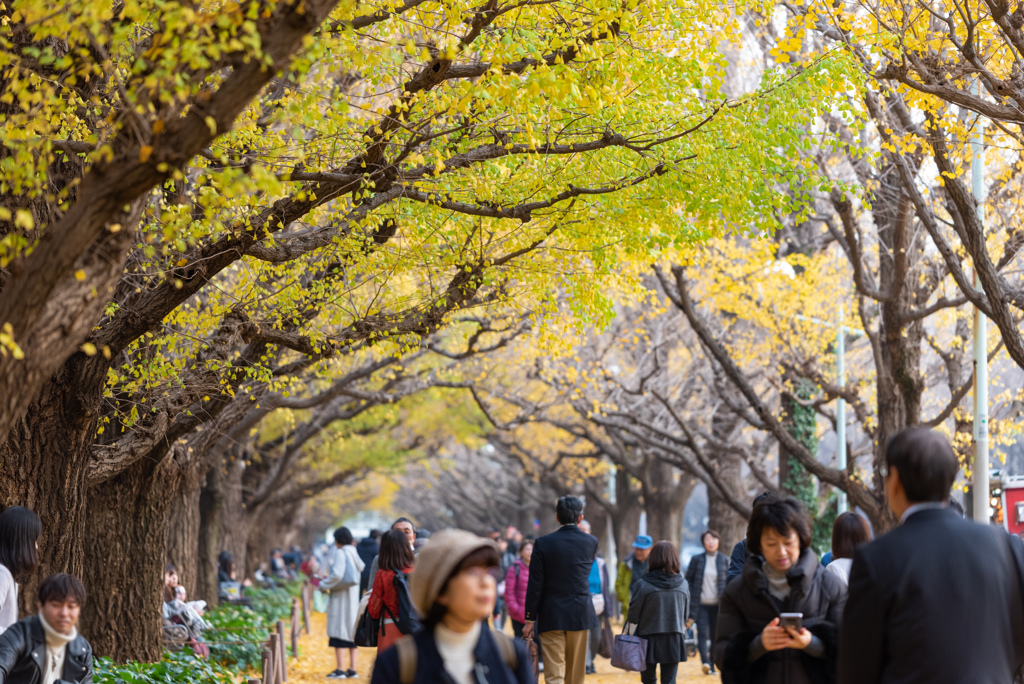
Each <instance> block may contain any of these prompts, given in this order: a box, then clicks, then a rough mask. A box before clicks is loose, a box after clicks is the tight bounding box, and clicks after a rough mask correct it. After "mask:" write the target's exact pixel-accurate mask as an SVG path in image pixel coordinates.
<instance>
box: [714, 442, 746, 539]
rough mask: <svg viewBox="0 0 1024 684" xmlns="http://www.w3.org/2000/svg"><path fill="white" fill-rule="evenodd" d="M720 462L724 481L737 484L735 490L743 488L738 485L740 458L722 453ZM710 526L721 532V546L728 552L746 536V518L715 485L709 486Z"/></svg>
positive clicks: (739, 479)
mask: <svg viewBox="0 0 1024 684" xmlns="http://www.w3.org/2000/svg"><path fill="white" fill-rule="evenodd" d="M719 464H720V466H721V470H720V471H719V472H720V475H719V476H720V477H721V478H722V479H723V481H726V482H729V483H730V484H731V485H732V486H735V487H736V488H735V489H734V490H736V491H739V490H741V488H742V487H740V486H738V485H739V483H740V482H741V470H742V468H741V461H740V458H739V457H738V456H734V455H731V454H721V455H720V456H719ZM708 526H709V527H710V528H711V529H714V530H715V531H717V532H718V533H719V537H721V544H720V548H721V549H722V550H723V551H725V552H726V553H730V552H731V551H732V547H733V546H735V545H736V543H737V542H739V541H740V540H742V539H744V538H745V537H746V520H745V519H744V518H743V516H741V515H739V513H737V512H736V509H734V508H733V507H732V506H730V505H729V502H727V501H726V500H725V499H724V498H723V497H722V495H720V494H719V493H718V490H717V489H715V488H714V487H708Z"/></svg>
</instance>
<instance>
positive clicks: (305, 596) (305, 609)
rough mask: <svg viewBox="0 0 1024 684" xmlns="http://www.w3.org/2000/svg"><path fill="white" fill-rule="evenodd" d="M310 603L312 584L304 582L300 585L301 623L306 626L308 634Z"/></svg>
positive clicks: (311, 599) (311, 601)
mask: <svg viewBox="0 0 1024 684" xmlns="http://www.w3.org/2000/svg"><path fill="white" fill-rule="evenodd" d="M312 603H313V585H312V584H310V583H309V582H306V583H305V584H303V585H302V625H303V626H304V627H305V628H306V634H309V609H310V604H312Z"/></svg>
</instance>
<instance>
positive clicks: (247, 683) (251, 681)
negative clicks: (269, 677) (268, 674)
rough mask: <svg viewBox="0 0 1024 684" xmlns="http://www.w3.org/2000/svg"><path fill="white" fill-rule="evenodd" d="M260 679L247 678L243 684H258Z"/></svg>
mask: <svg viewBox="0 0 1024 684" xmlns="http://www.w3.org/2000/svg"><path fill="white" fill-rule="evenodd" d="M262 681H263V680H262V679H255V678H249V679H246V680H245V684H260V683H261V682H262Z"/></svg>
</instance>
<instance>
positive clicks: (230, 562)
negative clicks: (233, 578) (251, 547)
mask: <svg viewBox="0 0 1024 684" xmlns="http://www.w3.org/2000/svg"><path fill="white" fill-rule="evenodd" d="M217 565H218V566H219V567H220V569H221V570H223V571H224V572H226V573H227V574H229V575H230V574H231V571H232V570H233V569H234V565H235V557H234V556H232V555H231V552H230V551H221V552H220V553H219V554H218V555H217Z"/></svg>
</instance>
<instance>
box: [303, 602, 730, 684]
mask: <svg viewBox="0 0 1024 684" xmlns="http://www.w3.org/2000/svg"><path fill="white" fill-rule="evenodd" d="M326 626H327V616H326V615H325V614H324V613H313V614H312V616H311V617H310V625H309V628H310V632H309V634H306V633H304V632H303V634H302V636H300V637H299V652H300V653H301V654H302V657H301V658H300V659H299V660H298V661H295V660H291V661H289V666H288V682H289V683H290V684H291V683H294V684H323V682H324V673H326V672H330V671H331V670H333V669H334V650H333V649H330V648H328V647H327V639H326V638H325V637H324V634H326V631H325V629H326ZM507 631H508V632H509V633H510V634H511V630H507ZM375 655H376V649H373V648H361V649H359V667H358V668H357V670H358V672H359V679H358V680H357V681H359V682H363V684H367V683H368V682H369V681H370V672H371V670H372V669H373V660H374V656H375ZM594 665H595V666H596V667H597V674H596V675H588V676H587V684H637V682H638V681H639V675H637V674H636V673H632V672H623V671H622V670H616V669H615V668H613V667H612V666H611V665H610V664H609V662H608V661H607V660H605V659H604V658H597V659H596V661H595V663H594ZM543 681H544V678H543V675H542V676H541V682H543ZM718 681H720V680H719V677H718V675H713V676H710V675H706V674H704V673H703V672H701V671H700V659H699V658H691V659H690V660H688V661H687V662H685V663H682V664H681V665H680V666H679V675H678V678H677V679H676V684H716V683H717V682H718Z"/></svg>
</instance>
